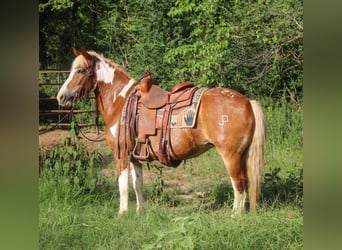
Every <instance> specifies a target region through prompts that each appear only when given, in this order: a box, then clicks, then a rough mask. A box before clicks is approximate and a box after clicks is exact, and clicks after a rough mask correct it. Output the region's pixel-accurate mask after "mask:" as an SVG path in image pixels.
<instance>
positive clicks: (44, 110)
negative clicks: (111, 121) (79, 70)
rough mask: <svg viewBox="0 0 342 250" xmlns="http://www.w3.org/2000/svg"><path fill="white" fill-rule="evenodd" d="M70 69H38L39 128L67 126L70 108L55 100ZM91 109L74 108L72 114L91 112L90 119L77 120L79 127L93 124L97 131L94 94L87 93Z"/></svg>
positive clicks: (69, 118) (97, 122) (69, 119)
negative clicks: (63, 106) (60, 104)
mask: <svg viewBox="0 0 342 250" xmlns="http://www.w3.org/2000/svg"><path fill="white" fill-rule="evenodd" d="M69 72H70V70H57V69H48V70H40V71H39V130H40V131H41V130H45V129H47V128H52V127H53V128H69V127H70V124H71V121H72V117H71V112H70V109H65V108H62V107H61V106H59V105H58V102H57V97H56V96H57V93H58V90H59V89H60V87H61V86H62V84H63V83H64V81H65V79H66V78H67V77H68V74H69ZM89 99H90V102H91V107H92V108H91V109H90V110H89V109H82V108H79V107H78V108H77V106H76V108H74V109H73V111H72V114H73V115H75V116H79V115H80V116H82V115H83V116H84V114H86V113H89V114H92V121H89V118H88V119H86V120H85V121H83V122H78V126H80V127H91V126H95V127H96V131H97V133H98V131H99V117H98V112H97V108H96V102H95V97H94V94H93V93H91V94H90V95H89Z"/></svg>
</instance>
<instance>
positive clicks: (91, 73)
mask: <svg viewBox="0 0 342 250" xmlns="http://www.w3.org/2000/svg"><path fill="white" fill-rule="evenodd" d="M94 66H95V60H94V56H91V65H90V67H88V68H87V69H86V72H85V73H86V74H87V78H86V79H85V81H84V82H85V83H84V84H83V86H82V87H81V88H80V90H78V92H77V93H76V94H75V98H74V100H73V105H72V108H71V109H70V111H69V112H67V113H66V114H65V115H64V116H63V117H62V118H61V119H59V120H58V122H57V123H56V124H55V125H54V126H53V127H51V128H49V129H46V130H43V131H39V135H41V134H44V133H47V132H49V131H52V130H54V129H55V128H57V127H58V126H59V125H60V124H61V122H62V121H63V120H64V119H65V118H66V117H68V116H74V113H73V111H74V109H75V103H74V101H75V100H76V99H86V98H87V97H88V95H89V93H90V92H93V91H95V89H96V88H97V81H95V83H94V87H93V88H92V89H91V91H89V92H88V91H87V88H88V84H91V83H92V81H94V79H93V76H94ZM95 110H96V113H97V112H98V107H97V101H96V98H95ZM73 120H74V121H75V126H76V127H77V129H78V131H79V132H80V133H81V134H82V135H83V137H84V138H86V139H87V140H89V141H93V142H101V141H104V140H105V139H91V138H89V137H87V136H86V135H85V134H84V133H83V132H82V131H81V128H80V126H79V125H78V123H77V121H76V119H73Z"/></svg>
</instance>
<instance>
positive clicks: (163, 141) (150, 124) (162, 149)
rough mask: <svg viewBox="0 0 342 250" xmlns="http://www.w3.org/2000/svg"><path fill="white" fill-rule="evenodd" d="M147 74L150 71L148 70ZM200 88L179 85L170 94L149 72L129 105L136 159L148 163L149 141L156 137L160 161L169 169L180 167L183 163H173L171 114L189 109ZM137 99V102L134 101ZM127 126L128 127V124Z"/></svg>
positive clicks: (176, 161)
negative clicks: (158, 131) (182, 109)
mask: <svg viewBox="0 0 342 250" xmlns="http://www.w3.org/2000/svg"><path fill="white" fill-rule="evenodd" d="M147 72H148V71H147ZM197 89H198V88H197V87H195V86H194V84H193V83H191V82H182V83H179V84H177V85H176V86H175V87H174V88H173V89H172V90H171V91H170V92H168V91H165V90H163V89H162V88H160V87H159V86H158V83H157V82H156V81H155V80H154V79H153V78H152V77H151V75H150V73H149V72H148V73H146V71H145V77H144V78H143V79H141V81H140V85H139V86H138V88H137V91H136V93H135V94H134V96H133V98H131V99H132V100H133V103H132V101H131V103H130V105H128V106H129V109H128V110H127V112H128V114H129V115H128V117H130V121H131V123H130V124H129V125H128V126H129V127H130V133H131V135H134V137H135V146H134V150H133V153H132V155H133V157H134V158H136V159H138V160H142V161H143V160H147V159H148V158H149V155H150V145H149V138H150V137H151V136H157V130H160V133H158V136H159V138H158V140H159V149H158V154H157V157H158V160H159V161H160V162H161V163H163V164H164V165H167V166H173V167H175V166H178V165H179V164H180V163H181V160H174V159H173V156H172V153H171V152H172V149H171V142H170V139H171V138H170V130H171V128H170V121H171V114H172V113H173V112H177V110H178V111H180V110H181V108H182V107H187V106H190V105H191V103H192V97H193V94H194V93H195V91H196V90H197ZM134 100H135V101H134ZM126 126H127V124H126Z"/></svg>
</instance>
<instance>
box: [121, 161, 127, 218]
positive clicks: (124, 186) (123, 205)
mask: <svg viewBox="0 0 342 250" xmlns="http://www.w3.org/2000/svg"><path fill="white" fill-rule="evenodd" d="M119 191H120V210H119V214H123V213H124V212H126V211H127V210H128V167H127V168H126V169H125V170H123V171H122V172H121V174H120V176H119Z"/></svg>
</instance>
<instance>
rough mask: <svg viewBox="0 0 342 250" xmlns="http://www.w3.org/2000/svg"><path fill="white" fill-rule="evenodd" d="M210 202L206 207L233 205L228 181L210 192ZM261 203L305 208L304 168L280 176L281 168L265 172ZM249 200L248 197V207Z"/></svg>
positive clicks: (276, 206) (214, 208) (215, 207)
mask: <svg viewBox="0 0 342 250" xmlns="http://www.w3.org/2000/svg"><path fill="white" fill-rule="evenodd" d="M208 196H209V200H210V201H211V202H209V204H207V205H205V209H210V210H217V209H221V208H223V207H232V205H233V202H234V191H233V188H232V186H231V185H230V184H229V183H227V182H221V183H219V184H217V185H216V186H215V187H213V188H212V189H211V190H210V191H209V192H208ZM260 203H261V204H262V205H265V206H266V207H274V208H279V207H282V206H284V205H292V206H297V207H299V208H303V169H300V170H299V171H298V172H297V173H296V172H289V173H287V175H285V176H284V177H281V176H280V169H279V168H275V169H273V170H272V171H271V172H270V173H265V174H264V181H263V183H262V187H261V196H260ZM248 207H249V202H248V199H247V202H246V208H247V210H248Z"/></svg>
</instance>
